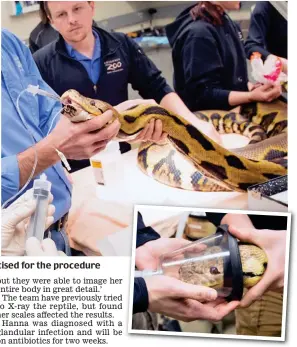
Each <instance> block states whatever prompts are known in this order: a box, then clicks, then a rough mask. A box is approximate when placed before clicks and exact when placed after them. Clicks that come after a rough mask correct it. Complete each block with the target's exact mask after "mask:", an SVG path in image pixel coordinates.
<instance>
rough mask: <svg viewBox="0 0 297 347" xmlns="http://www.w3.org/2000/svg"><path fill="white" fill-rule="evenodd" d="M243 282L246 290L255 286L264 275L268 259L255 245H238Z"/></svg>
mask: <svg viewBox="0 0 297 347" xmlns="http://www.w3.org/2000/svg"><path fill="white" fill-rule="evenodd" d="M239 252H240V258H241V264H242V272H243V282H244V286H245V287H246V288H251V287H253V286H254V285H256V284H257V283H258V282H259V281H260V280H261V278H262V276H263V275H264V272H265V270H266V267H267V263H268V259H267V256H266V253H265V252H264V251H263V250H262V249H261V248H259V247H257V246H255V245H239Z"/></svg>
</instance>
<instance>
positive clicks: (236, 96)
mask: <svg viewBox="0 0 297 347" xmlns="http://www.w3.org/2000/svg"><path fill="white" fill-rule="evenodd" d="M228 102H229V105H230V106H237V105H241V104H247V103H249V102H252V99H251V94H250V92H235V91H232V92H231V93H230V94H229V100H228Z"/></svg>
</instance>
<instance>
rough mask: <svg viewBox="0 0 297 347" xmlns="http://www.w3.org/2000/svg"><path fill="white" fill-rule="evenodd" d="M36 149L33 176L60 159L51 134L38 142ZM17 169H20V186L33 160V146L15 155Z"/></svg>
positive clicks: (26, 176)
mask: <svg viewBox="0 0 297 347" xmlns="http://www.w3.org/2000/svg"><path fill="white" fill-rule="evenodd" d="M35 146H36V151H37V166H36V169H35V172H34V177H35V176H37V175H38V174H40V173H41V172H43V171H44V170H46V169H47V168H49V167H50V166H53V165H55V164H56V163H57V162H58V161H60V157H59V156H58V154H57V152H56V150H55V147H54V146H53V145H52V141H51V136H50V135H49V136H47V137H46V138H45V139H43V140H41V141H40V142H38V143H37V144H36V145H35ZM17 159H18V165H19V171H20V182H19V184H20V188H21V187H23V185H24V184H25V183H26V182H27V180H28V178H29V176H30V174H31V172H32V169H33V166H34V161H35V150H34V147H30V148H28V149H27V150H25V151H24V152H22V153H19V154H18V155H17Z"/></svg>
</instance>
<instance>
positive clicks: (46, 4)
mask: <svg viewBox="0 0 297 347" xmlns="http://www.w3.org/2000/svg"><path fill="white" fill-rule="evenodd" d="M90 2H91V1H88V3H90ZM41 4H44V5H43V8H44V13H45V15H46V17H51V12H50V10H49V8H48V1H40V8H41ZM47 20H48V18H47Z"/></svg>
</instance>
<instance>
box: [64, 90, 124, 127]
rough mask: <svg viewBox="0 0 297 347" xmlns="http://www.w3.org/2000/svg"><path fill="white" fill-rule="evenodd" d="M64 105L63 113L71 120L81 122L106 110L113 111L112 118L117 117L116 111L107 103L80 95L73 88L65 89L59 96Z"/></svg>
mask: <svg viewBox="0 0 297 347" xmlns="http://www.w3.org/2000/svg"><path fill="white" fill-rule="evenodd" d="M61 102H62V104H63V105H64V109H63V114H64V115H66V116H68V117H69V118H70V119H71V121H72V122H82V121H86V120H88V119H92V118H93V117H97V116H100V115H102V114H103V113H104V112H105V111H107V110H109V109H110V110H112V111H113V115H114V116H113V119H112V120H111V122H112V121H114V119H115V118H117V117H118V114H117V111H116V110H115V109H114V108H113V107H112V106H111V105H109V104H107V103H105V102H102V101H100V100H94V99H90V98H87V97H85V96H83V95H81V94H80V93H79V92H78V91H76V90H74V89H69V90H67V91H66V92H65V93H64V94H63V95H62V96H61Z"/></svg>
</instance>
